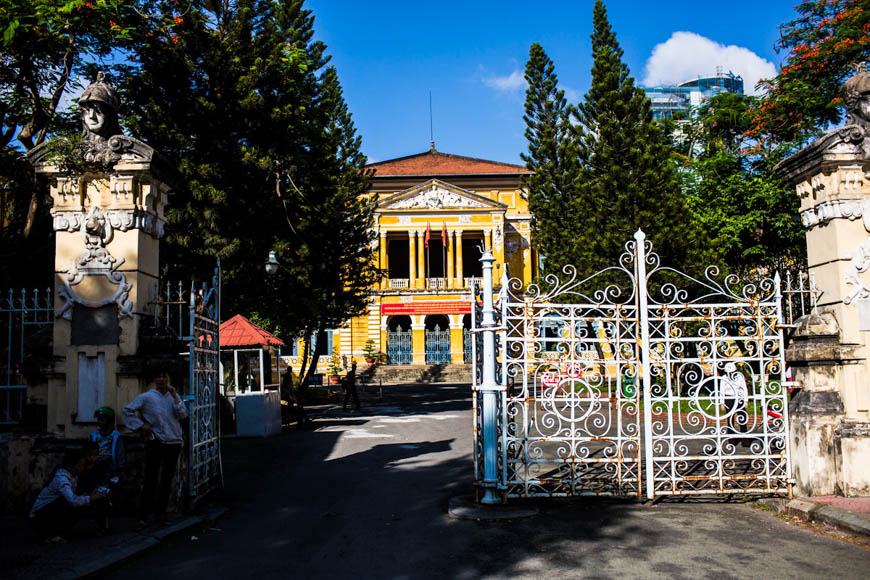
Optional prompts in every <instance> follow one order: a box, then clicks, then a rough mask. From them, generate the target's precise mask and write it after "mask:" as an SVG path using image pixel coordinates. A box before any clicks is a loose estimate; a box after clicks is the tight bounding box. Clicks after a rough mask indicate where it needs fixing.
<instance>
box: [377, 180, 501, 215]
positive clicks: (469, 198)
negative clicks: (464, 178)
mask: <svg viewBox="0 0 870 580" xmlns="http://www.w3.org/2000/svg"><path fill="white" fill-rule="evenodd" d="M418 209H428V210H432V209H436V210H442V209H458V210H468V209H477V210H501V211H504V210H505V209H507V206H506V205H505V204H503V203H499V202H497V201H493V200H491V199H489V198H487V197H484V196H482V195H478V194H476V193H474V192H471V191H468V190H467V189H462V188H461V187H456V186H455V185H450V184H449V183H446V182H444V181H441V180H439V179H430V180H429V181H426V182H425V183H421V184H420V185H415V186H414V187H412V188H410V189H406V190H405V191H400V192H399V193H396V194H393V195H391V196H390V197H387V198H384V199H382V200H381V201H380V202H379V203H378V210H379V211H393V210H418Z"/></svg>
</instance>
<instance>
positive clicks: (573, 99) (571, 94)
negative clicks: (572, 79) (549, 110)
mask: <svg viewBox="0 0 870 580" xmlns="http://www.w3.org/2000/svg"><path fill="white" fill-rule="evenodd" d="M559 88H560V89H562V90H563V91H565V100H566V101H568V104H569V105H573V104H575V103H579V102H580V97H581V95H580V91H578V90H576V89H572V88H571V87H565V86H562V87H559Z"/></svg>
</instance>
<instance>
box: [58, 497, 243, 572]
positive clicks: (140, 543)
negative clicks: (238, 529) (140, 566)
mask: <svg viewBox="0 0 870 580" xmlns="http://www.w3.org/2000/svg"><path fill="white" fill-rule="evenodd" d="M226 513H227V508H225V507H214V508H211V509H209V510H208V511H206V513H204V514H203V515H197V516H187V517H186V518H184V519H182V520H181V521H179V522H176V523H174V524H172V525H171V526H167V527H165V528H161V529H159V530H156V531H155V532H153V533H150V534H149V535H142V536H141V537H140V538H137V539H135V540H133V541H131V542H130V543H128V544H125V545H123V546H118V547H117V548H115V549H113V550H111V551H110V552H109V553H107V554H106V555H105V556H103V557H101V558H98V559H96V560H93V561H91V562H87V563H83V564H80V565H78V566H74V567H72V568H69V569H67V570H65V571H64V572H62V573H60V574H58V575H56V576H55V577H54V578H55V580H67V579H69V580H72V579H74V578H84V577H86V576H91V575H93V574H96V573H98V572H101V571H103V570H106V569H108V568H111V567H112V566H117V565H118V564H120V563H122V562H124V561H126V560H129V559H131V558H133V557H135V556H138V555H139V554H143V553H145V552H147V551H148V550H150V549H152V548H154V547H155V546H158V545H160V543H161V542H163V541H164V540H166V539H168V538H171V537H173V536H175V535H177V534H180V533H182V532H184V531H186V530H189V529H191V528H194V527H196V526H200V525H209V524H211V523H213V522H215V521H216V520H218V519H220V518H221V517H223V516H224V514H226Z"/></svg>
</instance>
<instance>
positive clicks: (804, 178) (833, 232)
mask: <svg viewBox="0 0 870 580" xmlns="http://www.w3.org/2000/svg"><path fill="white" fill-rule="evenodd" d="M843 89H844V92H845V95H846V102H847V111H848V119H847V124H846V125H845V126H844V127H841V128H838V129H835V130H834V131H831V132H830V133H828V134H827V135H825V136H824V137H822V138H821V139H819V140H818V141H816V142H815V143H813V144H812V145H810V146H808V147H806V148H804V149H803V150H801V151H800V152H798V153H796V154H795V155H792V156H791V157H789V158H788V159H786V160H784V161H783V162H781V163H780V164H779V165H778V166H777V168H776V169H777V171H778V172H779V174H780V175H781V176H782V177H783V178H784V179H785V180H786V181H788V182H790V183H792V184H794V185H796V188H797V194H798V196H799V197H800V212H801V220H802V222H803V224H804V226H805V228H806V242H807V257H808V262H809V268H810V272H812V273H814V274H815V277H816V281H817V284H818V286H819V289H820V290H823V291H824V295H823V296H822V297H821V299H820V301H819V308H818V312H814V313H813V314H811V315H809V316H805V317H803V318H801V319H800V320H799V321H798V328H797V329H796V330H795V332H794V335H793V340H792V343H791V346H790V347H789V349H788V351H787V353H786V360H787V362H788V364H789V365H791V366H792V368H793V371H794V379H795V381H797V382H799V383H800V384H801V386H802V390H801V392H800V393H799V394H798V395H797V396H795V397H794V398H793V399H792V401H791V404H790V415H791V419H790V421H791V424H790V436H791V443H792V461H793V468H794V476H795V480H796V491H797V493H798V494H801V495H828V494H835V493H839V494H843V495H846V496H857V495H870V272H867V270H868V267H870V74H868V73H867V72H866V70H865V71H861V72H859V73H858V74H856V75H855V76H853V77H852V78H851V79H849V80H848V81H847V82H846V83H845V85H844V87H843Z"/></svg>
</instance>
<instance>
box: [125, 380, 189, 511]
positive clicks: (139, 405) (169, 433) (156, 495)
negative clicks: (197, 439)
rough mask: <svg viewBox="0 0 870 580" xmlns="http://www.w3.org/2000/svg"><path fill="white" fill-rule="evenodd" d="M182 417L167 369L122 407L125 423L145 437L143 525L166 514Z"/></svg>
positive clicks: (182, 405)
mask: <svg viewBox="0 0 870 580" xmlns="http://www.w3.org/2000/svg"><path fill="white" fill-rule="evenodd" d="M185 417H187V409H186V408H185V406H184V403H183V402H182V401H181V397H179V396H178V393H177V392H176V390H175V387H173V386H171V385H170V384H169V373H167V372H166V371H159V372H158V373H157V375H156V376H155V378H154V388H153V389H151V390H149V391H146V392H144V393H142V394H141V395H139V396H138V397H136V398H135V399H134V400H133V402H132V403H130V404H129V405H127V406H126V407H124V424H125V425H126V426H127V428H128V429H132V430H138V431H140V432H141V433H143V434H144V435H145V437H146V442H145V482H144V485H143V487H142V499H141V503H140V505H139V523H140V524H142V525H144V524H145V521H146V518H147V517H148V516H149V515H150V514H155V515H156V516H157V517H158V518H164V517H165V513H166V506H167V504H168V503H169V494H170V492H171V490H172V479H173V477H175V469H176V466H177V465H178V455H179V453H181V446H182V442H183V436H182V432H181V424H180V423H179V421H180V420H181V419H184V418H185Z"/></svg>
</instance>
